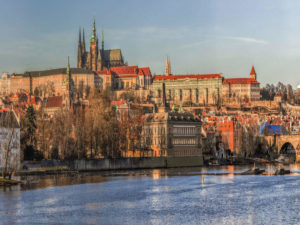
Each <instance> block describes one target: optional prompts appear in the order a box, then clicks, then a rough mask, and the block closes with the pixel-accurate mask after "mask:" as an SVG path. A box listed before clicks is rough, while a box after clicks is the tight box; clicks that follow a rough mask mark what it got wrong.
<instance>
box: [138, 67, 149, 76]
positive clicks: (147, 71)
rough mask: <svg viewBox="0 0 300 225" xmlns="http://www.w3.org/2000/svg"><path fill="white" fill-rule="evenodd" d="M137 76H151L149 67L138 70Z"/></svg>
mask: <svg viewBox="0 0 300 225" xmlns="http://www.w3.org/2000/svg"><path fill="white" fill-rule="evenodd" d="M139 75H145V76H150V75H151V72H150V68H149V67H143V68H139Z"/></svg>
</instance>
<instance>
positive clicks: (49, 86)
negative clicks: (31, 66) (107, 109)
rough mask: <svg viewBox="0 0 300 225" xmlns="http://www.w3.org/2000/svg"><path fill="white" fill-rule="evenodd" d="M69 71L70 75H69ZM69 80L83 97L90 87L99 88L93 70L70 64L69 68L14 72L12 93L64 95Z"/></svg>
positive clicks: (11, 83) (11, 85)
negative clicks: (22, 72)
mask: <svg viewBox="0 0 300 225" xmlns="http://www.w3.org/2000/svg"><path fill="white" fill-rule="evenodd" d="M69 72H70V75H67V73H69ZM68 80H70V84H72V87H73V89H74V90H76V92H80V95H82V96H83V97H84V96H86V95H87V93H86V92H87V91H88V89H93V88H97V87H96V83H95V74H94V73H93V72H92V71H90V70H85V69H81V68H70V65H69V64H68V67H67V68H59V69H51V70H42V71H30V72H25V73H24V74H13V75H11V77H10V93H18V92H25V93H28V94H29V93H30V94H31V95H35V96H41V97H48V96H54V95H55V96H63V95H64V94H66V93H65V91H66V90H67V89H66V82H67V81H68Z"/></svg>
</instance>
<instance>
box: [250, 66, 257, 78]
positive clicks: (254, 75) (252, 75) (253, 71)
mask: <svg viewBox="0 0 300 225" xmlns="http://www.w3.org/2000/svg"><path fill="white" fill-rule="evenodd" d="M250 78H251V79H254V80H256V72H255V69H254V66H252V69H251V72H250Z"/></svg>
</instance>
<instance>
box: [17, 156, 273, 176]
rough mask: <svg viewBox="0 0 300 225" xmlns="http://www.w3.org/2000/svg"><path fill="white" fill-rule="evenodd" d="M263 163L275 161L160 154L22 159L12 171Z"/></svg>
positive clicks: (49, 172) (69, 171)
mask: <svg viewBox="0 0 300 225" xmlns="http://www.w3.org/2000/svg"><path fill="white" fill-rule="evenodd" d="M253 164H256V165H265V164H274V165H276V164H278V162H271V161H268V160H265V159H261V158H251V159H243V160H236V161H235V162H234V163H232V162H230V161H228V162H227V163H224V162H222V163H213V164H207V163H203V159H202V157H178V158H171V157H160V158H123V159H93V160H73V161H66V160H43V161H25V162H24V165H23V169H22V170H19V171H17V172H16V174H15V175H17V176H31V175H37V176H39V175H56V174H71V175H72V174H78V173H81V172H101V171H104V172H105V171H136V170H143V169H170V168H189V167H191V168H192V167H203V166H206V167H216V166H217V167H218V166H224V165H225V166H226V165H250V166H251V165H253Z"/></svg>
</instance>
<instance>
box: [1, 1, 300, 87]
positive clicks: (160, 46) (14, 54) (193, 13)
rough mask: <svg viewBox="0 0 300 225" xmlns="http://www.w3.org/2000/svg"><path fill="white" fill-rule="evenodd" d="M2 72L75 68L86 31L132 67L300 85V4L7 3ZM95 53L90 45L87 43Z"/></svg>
mask: <svg viewBox="0 0 300 225" xmlns="http://www.w3.org/2000/svg"><path fill="white" fill-rule="evenodd" d="M0 5H1V7H0V8H1V13H0V30H1V34H0V72H4V71H8V72H10V73H13V72H18V73H21V72H24V71H26V70H39V69H50V68H57V67H64V66H65V65H66V63H67V56H70V58H71V65H72V66H74V67H75V66H76V57H77V39H78V29H79V27H80V26H81V27H84V28H85V30H86V40H89V37H90V34H91V25H92V20H93V17H95V19H96V28H97V32H98V33H99V34H100V32H101V29H102V28H103V30H104V35H105V47H106V48H121V49H122V53H123V56H124V58H125V60H126V61H128V64H129V65H138V66H150V68H151V71H152V73H156V74H161V73H163V71H164V65H165V58H166V56H167V55H169V57H170V59H171V65H172V72H173V73H175V74H187V73H220V72H221V73H223V75H224V76H225V77H246V76H248V74H249V73H250V70H251V66H252V65H254V66H255V69H256V72H257V75H258V80H259V81H260V82H261V83H262V84H265V83H267V82H269V83H275V84H276V83H277V82H278V81H282V82H284V83H291V84H292V85H293V86H296V85H297V84H299V83H300V76H299V75H300V14H299V11H300V1H296V0H294V1H282V0H256V1H254V0H251V1H250V0H249V1H248V0H243V1H240V0H226V1H224V0H210V1H208V0H185V1H175V0H157V1H156V0H151V1H149V0H148V1H144V0H126V1H124V0H107V1H99V0H87V1H82V0H80V1H79V0H51V1H50V0H49V1H46V0H24V1H21V0H11V1H6V0H0ZM86 45H87V46H88V43H86Z"/></svg>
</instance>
